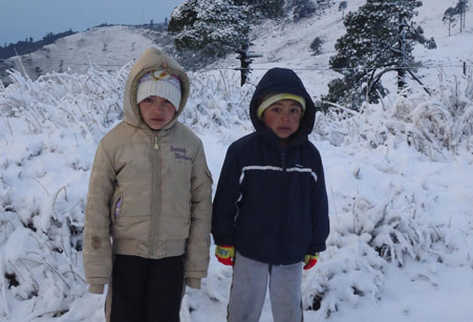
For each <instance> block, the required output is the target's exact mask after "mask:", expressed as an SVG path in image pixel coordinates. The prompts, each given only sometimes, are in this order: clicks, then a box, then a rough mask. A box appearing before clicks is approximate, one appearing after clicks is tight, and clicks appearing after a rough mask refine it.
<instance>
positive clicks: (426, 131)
mask: <svg viewBox="0 0 473 322" xmlns="http://www.w3.org/2000/svg"><path fill="white" fill-rule="evenodd" d="M441 76H442V77H440V78H439V86H437V87H436V89H435V90H434V91H433V93H432V95H431V96H428V95H426V94H422V93H421V94H414V95H412V96H411V97H409V98H405V97H404V96H401V95H399V96H392V97H389V100H387V101H383V102H382V104H381V105H374V104H364V105H362V109H361V110H360V111H353V110H350V109H348V108H345V107H344V106H341V105H333V108H330V109H329V110H328V111H327V113H325V114H322V113H320V114H318V119H317V123H316V126H315V135H319V136H322V137H324V138H325V139H328V140H330V141H331V142H332V143H333V144H334V145H337V146H338V145H342V144H364V145H367V146H369V147H371V148H374V149H376V148H378V147H380V146H389V147H392V148H398V147H399V146H400V145H402V144H407V145H409V146H412V147H413V148H415V149H416V150H417V151H419V152H420V153H422V154H424V155H426V156H428V157H429V158H430V159H432V160H442V159H445V158H446V157H448V156H447V155H448V153H452V152H454V153H455V152H458V151H459V150H462V149H465V150H466V151H469V152H473V149H472V147H471V142H472V137H473V99H472V97H473V95H472V92H473V90H472V88H473V85H472V84H473V80H472V77H471V76H469V77H465V78H454V79H453V81H451V79H449V80H446V79H444V78H445V77H444V75H441ZM387 103H389V104H387ZM383 104H384V105H383Z"/></svg>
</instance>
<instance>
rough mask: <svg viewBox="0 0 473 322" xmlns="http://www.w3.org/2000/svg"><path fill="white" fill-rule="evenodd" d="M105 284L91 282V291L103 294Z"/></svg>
mask: <svg viewBox="0 0 473 322" xmlns="http://www.w3.org/2000/svg"><path fill="white" fill-rule="evenodd" d="M103 290H104V285H103V284H90V285H89V293H93V294H103Z"/></svg>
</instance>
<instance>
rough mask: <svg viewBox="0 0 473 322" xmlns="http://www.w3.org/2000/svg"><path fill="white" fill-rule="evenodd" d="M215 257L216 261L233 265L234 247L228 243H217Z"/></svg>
mask: <svg viewBox="0 0 473 322" xmlns="http://www.w3.org/2000/svg"><path fill="white" fill-rule="evenodd" d="M215 257H217V259H218V261H219V262H220V263H222V264H223V265H229V266H233V264H234V261H233V258H234V257H235V247H233V246H228V245H222V246H218V245H217V247H216V248H215Z"/></svg>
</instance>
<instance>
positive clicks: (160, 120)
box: [138, 96, 176, 130]
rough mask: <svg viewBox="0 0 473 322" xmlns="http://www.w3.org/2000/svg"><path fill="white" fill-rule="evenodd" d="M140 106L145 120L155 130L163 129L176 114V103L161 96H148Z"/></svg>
mask: <svg viewBox="0 0 473 322" xmlns="http://www.w3.org/2000/svg"><path fill="white" fill-rule="evenodd" d="M138 106H139V108H140V113H141V117H142V118H143V121H145V123H146V124H148V126H149V127H150V128H152V129H153V130H160V129H162V128H163V127H164V126H165V125H166V124H167V123H169V121H171V120H172V119H173V118H174V115H175V114H176V108H175V107H174V105H172V103H171V102H169V101H168V100H167V99H164V98H162V97H160V96H148V97H147V98H145V99H144V100H142V101H141V102H140V103H139V104H138Z"/></svg>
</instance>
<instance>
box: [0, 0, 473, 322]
mask: <svg viewBox="0 0 473 322" xmlns="http://www.w3.org/2000/svg"><path fill="white" fill-rule="evenodd" d="M451 2H452V3H446V2H445V1H440V0H427V1H424V6H423V7H421V10H420V14H419V17H418V22H419V23H420V24H421V25H422V26H423V28H424V30H425V34H426V35H428V36H430V35H432V36H434V37H435V39H436V41H437V45H438V46H439V48H438V49H437V50H433V51H427V50H425V51H424V50H420V49H419V50H418V52H417V56H418V58H420V59H421V60H422V61H424V62H425V63H426V64H427V63H429V64H430V65H435V68H432V69H421V70H420V71H421V73H422V74H424V78H423V81H424V83H426V84H428V85H429V87H430V88H431V89H432V90H433V95H432V96H428V95H427V94H425V93H424V92H423V91H422V90H421V89H420V88H416V87H415V85H413V90H412V94H411V95H410V96H409V98H408V99H406V98H403V97H398V96H396V95H395V94H391V95H389V96H388V97H386V99H385V100H384V101H383V102H382V103H381V104H379V105H366V106H365V107H364V110H363V112H364V113H356V112H350V111H344V110H339V111H338V113H336V112H335V111H333V112H331V113H328V114H325V115H324V114H321V113H319V114H318V116H317V120H316V125H315V129H314V133H313V134H312V135H311V140H312V141H313V142H314V144H315V145H316V146H317V147H318V148H319V150H320V151H321V155H322V159H323V161H324V165H325V171H326V180H327V188H328V194H329V203H330V220H331V235H330V237H329V240H328V243H327V246H328V249H327V251H326V252H324V253H323V254H322V255H321V258H320V262H319V264H317V266H316V269H315V270H310V271H308V272H305V273H304V279H303V295H304V309H305V312H304V314H305V320H306V321H309V322H315V321H326V320H327V321H333V322H342V321H343V322H345V321H360V322H370V321H380V320H383V321H386V322H394V321H396V322H399V321H406V322H436V321H437V322H445V321H454V322H471V321H473V308H472V306H471V304H470V302H471V299H470V297H471V290H472V288H473V247H472V245H473V208H472V206H471V205H472V202H471V200H473V74H472V71H471V69H470V71H469V72H468V74H467V75H466V76H464V75H462V70H461V67H459V66H457V65H458V62H459V61H460V60H465V61H467V62H471V57H473V46H472V45H471V44H472V43H473V27H470V26H469V25H468V23H469V22H470V21H471V22H472V26H473V14H472V13H473V11H472V10H470V11H469V12H468V13H467V30H466V31H465V32H464V33H462V34H458V33H454V34H453V35H452V36H451V37H448V28H447V27H446V26H445V25H443V23H442V21H441V16H442V14H443V12H444V10H445V8H446V7H448V6H451V5H453V4H454V1H453V0H452V1H451ZM362 3H363V1H361V0H353V1H349V4H348V6H349V8H348V9H350V10H354V9H356V6H358V5H360V4H362ZM111 31H112V30H110V32H111ZM91 32H94V31H91ZM97 32H99V31H97ZM121 32H122V31H119V30H115V31H114V32H112V34H113V39H115V37H116V35H117V34H120V33H121ZM343 32H344V29H343V25H342V23H341V12H339V11H338V10H337V8H336V7H333V8H331V9H329V10H328V11H327V15H325V16H321V17H314V18H313V19H312V20H310V21H307V20H302V21H301V22H300V23H298V24H290V23H286V24H284V25H276V24H275V23H274V22H268V23H265V24H264V25H262V26H261V27H260V28H259V29H258V30H254V31H253V33H254V40H253V42H254V44H255V45H254V48H251V49H252V50H254V51H255V52H257V53H259V54H262V55H263V57H262V58H258V59H256V60H255V63H254V67H255V70H254V71H253V72H252V74H251V75H250V84H248V85H245V86H244V87H242V88H240V87H239V74H238V73H237V72H236V71H233V70H231V69H227V67H229V66H235V65H236V62H237V60H236V59H235V58H234V57H228V58H227V59H225V60H221V61H218V62H217V63H215V64H214V65H213V66H211V68H209V69H207V70H205V71H197V72H195V73H191V74H190V78H191V82H192V93H191V98H190V100H189V103H188V105H187V107H186V110H185V111H184V113H183V115H182V118H181V119H182V121H183V122H185V123H186V124H188V125H189V126H191V127H192V128H193V129H194V130H195V131H196V133H197V134H198V135H199V136H200V137H201V138H202V139H203V142H204V145H205V149H206V153H207V160H208V162H209V166H210V170H211V172H212V174H213V176H214V182H216V181H217V179H218V176H219V173H220V167H221V165H222V162H223V157H224V154H225V151H226V148H227V146H228V145H229V144H230V143H231V142H232V141H233V140H235V139H237V138H239V137H240V136H242V135H244V134H246V133H249V132H251V131H252V126H251V123H250V121H249V119H248V115H247V108H248V103H249V100H250V98H251V94H252V92H253V90H254V86H253V85H252V84H255V83H256V82H257V81H258V80H259V78H260V77H261V75H262V74H263V73H264V72H265V69H267V68H270V67H273V66H286V67H292V68H295V69H298V70H297V72H298V74H299V75H300V76H301V77H302V79H303V80H304V82H305V83H306V85H307V88H308V90H309V92H310V93H311V94H312V95H313V96H314V97H318V96H320V95H322V94H324V93H326V91H327V83H328V82H329V81H330V80H331V79H332V78H334V77H336V73H334V72H332V71H329V70H327V66H328V59H329V57H330V56H331V55H333V44H334V43H335V40H336V39H337V38H338V37H339V36H341V35H342V34H343ZM125 35H126V36H125V38H126V39H123V40H122V41H123V43H122V44H121V45H118V44H119V43H120V39H119V38H118V37H117V38H116V39H117V40H116V44H117V45H116V46H117V47H114V46H115V45H112V44H114V43H115V40H114V41H112V42H110V43H109V45H108V46H109V47H107V49H114V50H110V51H111V52H114V54H115V55H116V56H115V58H116V61H117V63H118V62H120V64H122V65H121V67H120V68H117V69H113V71H112V72H107V71H106V68H101V67H100V64H102V62H104V61H101V60H100V56H101V54H100V53H101V50H102V49H103V48H102V47H100V46H98V45H97V43H100V41H99V40H100V37H101V36H100V34H99V33H97V34H96V36H94V37H97V38H95V39H96V40H95V41H92V40H90V41H91V43H93V44H94V46H92V47H94V48H95V49H94V50H96V51H94V54H90V56H89V57H91V58H90V59H91V61H92V62H93V63H94V64H95V66H93V67H89V69H88V70H87V71H86V72H85V73H82V74H78V73H72V72H67V71H66V72H65V73H51V74H48V75H45V76H41V77H40V78H39V79H38V80H35V81H32V80H30V79H27V78H24V77H22V76H21V74H20V73H14V74H12V75H11V77H12V82H13V84H12V85H10V86H8V87H7V88H3V87H2V86H1V85H0V129H1V130H0V151H2V153H1V157H0V223H1V225H0V290H1V292H0V320H2V321H15V322H16V321H25V322H26V321H63V322H65V321H68V322H69V321H70V322H73V321H92V322H99V321H103V301H104V297H103V296H98V295H91V294H88V293H87V291H86V284H85V282H84V272H83V268H82V253H81V250H82V227H83V220H84V206H85V197H86V193H87V184H88V176H89V172H90V167H91V163H92V160H93V156H94V153H95V149H96V145H97V142H98V140H99V139H100V138H101V137H102V136H103V135H104V133H106V132H107V131H108V130H109V129H110V128H111V127H113V126H114V125H115V124H116V123H117V122H118V121H119V119H120V118H121V102H122V94H123V93H122V92H123V87H124V81H125V79H126V77H127V72H128V70H129V68H130V66H131V65H130V63H129V60H131V59H128V60H127V58H126V57H127V56H126V53H127V52H128V51H129V50H130V48H131V46H132V42H129V41H130V39H133V41H134V42H135V51H134V52H133V53H136V56H138V55H139V54H140V53H141V51H142V49H143V48H145V47H147V46H148V45H149V43H148V42H147V41H148V40H145V39H143V38H142V37H141V36H139V37H138V36H136V37H137V38H133V37H132V36H130V34H129V33H128V31H127V32H126V34H125ZM316 36H320V37H322V38H324V40H325V43H324V45H323V49H322V55H320V56H312V55H311V54H310V52H309V50H308V47H309V45H310V43H311V41H312V40H313V38H315V37H316ZM72 37H76V38H74V39H68V40H67V43H68V42H69V41H75V42H77V41H80V39H91V38H89V37H91V35H88V36H85V35H83V34H77V35H74V36H72ZM72 37H69V38H72ZM81 37H82V38H81ZM88 41H89V40H87V42H88ZM67 43H66V44H64V46H65V48H67V46H68V45H67ZM54 46H58V44H55V45H54ZM84 46H85V45H84ZM84 48H85V47H84ZM89 50H92V49H89ZM60 52H61V54H60V55H62V57H65V56H64V55H66V54H65V53H64V50H61V51H60ZM36 55H40V53H36ZM58 55H59V54H58ZM68 55H69V54H68ZM136 56H135V57H136ZM68 57H71V59H72V58H74V59H75V60H77V61H78V62H79V63H81V64H82V63H86V62H88V59H89V58H88V56H87V54H86V51H84V52H82V53H81V54H77V53H76V54H75V55H73V54H71V55H70V56H68ZM51 60H53V56H51ZM218 66H221V67H225V68H224V69H212V68H215V67H218ZM440 66H443V67H440ZM469 66H470V68H471V67H472V63H470V64H469ZM213 247H214V246H212V249H211V252H212V253H213V251H214V248H213ZM231 274H232V272H231V269H230V268H228V267H224V266H222V265H220V264H218V263H217V261H216V260H215V259H214V258H213V257H212V258H211V264H210V268H209V276H208V278H207V279H205V280H204V283H203V288H202V290H189V289H188V290H187V291H186V295H185V297H184V302H183V307H182V321H183V322H190V321H192V322H220V321H224V320H225V316H226V312H225V310H226V304H227V301H228V293H229V287H230V282H231ZM270 312H271V310H270V305H269V303H266V304H265V307H264V312H263V316H262V319H261V321H262V322H270V321H272V319H271V313H270Z"/></svg>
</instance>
